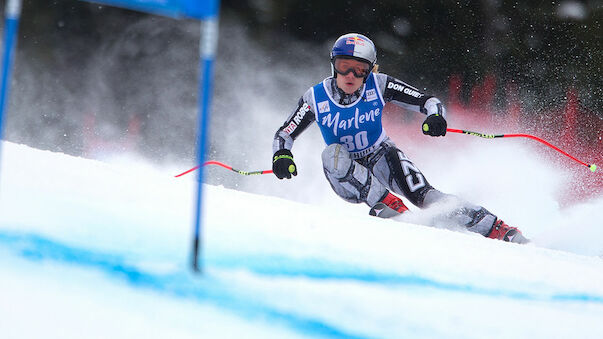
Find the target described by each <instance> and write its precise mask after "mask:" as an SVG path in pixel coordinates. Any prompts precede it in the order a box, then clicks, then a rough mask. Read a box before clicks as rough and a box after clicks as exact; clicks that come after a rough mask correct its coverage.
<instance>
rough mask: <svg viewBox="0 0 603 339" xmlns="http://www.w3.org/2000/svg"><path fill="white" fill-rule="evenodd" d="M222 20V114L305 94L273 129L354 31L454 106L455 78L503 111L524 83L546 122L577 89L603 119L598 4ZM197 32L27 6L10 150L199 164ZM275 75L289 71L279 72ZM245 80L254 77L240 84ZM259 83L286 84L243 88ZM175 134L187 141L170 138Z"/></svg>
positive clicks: (50, 4)
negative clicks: (507, 93)
mask: <svg viewBox="0 0 603 339" xmlns="http://www.w3.org/2000/svg"><path fill="white" fill-rule="evenodd" d="M2 8H4V4H3V3H2ZM220 20H221V21H220V29H221V32H220V40H219V50H218V65H217V70H216V95H217V97H216V101H215V102H214V108H217V110H218V111H220V110H222V111H230V112H232V111H239V110H241V108H240V107H238V108H237V107H232V106H230V107H229V106H228V105H229V104H233V100H232V98H230V99H224V98H222V97H221V96H220V94H221V93H226V92H228V91H229V90H230V89H232V88H233V87H234V86H236V87H239V88H240V87H243V86H248V87H250V88H255V89H254V90H256V92H253V93H251V94H252V95H253V96H254V97H255V98H258V97H262V96H267V97H268V98H266V99H264V100H267V101H270V100H271V98H270V97H275V96H280V94H278V93H277V94H276V95H275V94H270V93H271V91H277V90H282V89H283V88H285V87H294V88H293V90H294V91H293V92H294V93H296V94H295V95H290V94H289V93H287V95H286V96H289V95H290V96H291V97H290V98H287V99H288V100H287V101H283V102H279V103H278V104H276V107H272V109H275V110H277V111H279V113H278V114H279V115H278V116H277V117H276V118H275V122H274V126H270V128H272V127H278V125H279V124H280V123H282V120H284V117H285V115H286V114H287V113H288V112H286V111H285V112H282V111H283V110H286V109H289V108H292V106H293V104H294V103H295V102H296V101H297V98H298V97H299V95H301V94H302V93H303V90H305V88H307V87H308V86H310V85H312V83H311V82H310V80H307V79H304V81H298V82H295V77H296V75H295V74H297V73H304V72H305V69H306V68H308V69H312V67H313V65H315V64H317V63H321V64H320V66H317V67H318V69H314V70H312V72H313V73H312V74H322V75H326V74H324V73H325V71H328V58H327V56H328V52H329V49H330V46H331V45H332V43H333V41H334V39H335V38H336V37H337V36H339V35H341V34H343V33H347V32H360V33H364V34H366V35H368V36H369V37H371V38H372V39H373V40H374V41H375V43H376V45H377V48H378V51H379V54H378V59H379V60H378V63H379V64H380V66H381V69H382V70H384V71H385V72H386V73H389V74H392V75H395V76H399V77H401V78H402V79H404V80H406V81H408V82H409V83H411V84H417V85H418V86H419V87H421V88H422V89H428V91H429V92H430V93H434V94H437V95H439V96H441V97H443V98H444V99H446V95H447V90H448V80H449V78H450V76H452V75H460V76H461V77H462V79H463V81H464V87H463V92H462V94H463V96H464V97H465V98H466V97H467V96H468V95H469V90H470V88H471V86H472V85H474V84H478V83H480V82H481V81H483V79H484V77H486V76H488V75H494V76H495V77H496V79H497V83H498V84H500V86H499V88H500V89H501V90H500V91H499V92H497V96H496V99H497V101H499V103H500V104H501V105H502V106H504V101H505V97H504V91H503V90H502V89H503V87H504V84H508V83H514V84H516V85H517V88H518V90H519V93H520V94H521V98H522V103H523V105H524V107H526V108H527V110H528V111H530V112H536V113H535V114H538V112H542V111H545V110H547V109H548V108H550V107H558V106H559V105H562V104H563V102H564V100H565V93H566V90H567V89H568V88H569V87H574V88H576V89H577V91H578V93H579V96H580V102H581V105H583V106H585V107H588V108H589V109H590V110H591V111H594V112H595V113H596V114H598V115H599V116H600V117H602V118H603V116H602V115H601V114H602V111H603V110H602V108H603V99H602V98H603V76H602V74H603V73H602V72H601V70H602V68H603V52H602V40H603V39H602V38H601V37H602V36H603V31H602V29H601V22H602V20H603V4H602V2H601V1H594V0H585V1H502V0H479V1H478V0H475V1H446V0H426V1H406V0H381V1H309V0H304V1H301V0H224V1H222V5H221V19H220ZM198 29H199V28H198V23H196V22H194V21H193V20H183V21H177V20H172V19H167V18H160V17H155V16H152V15H148V14H142V13H137V12H133V11H129V10H124V9H118V8H110V7H105V6H100V5H98V4H91V3H87V2H82V1H73V0H55V1H49V0H25V1H24V4H23V13H22V20H21V23H20V32H19V35H20V36H19V41H18V53H17V56H18V57H17V61H16V73H15V76H14V80H13V90H12V91H13V93H12V97H11V113H10V114H9V115H8V131H7V133H6V136H7V139H8V140H11V141H17V142H25V143H28V144H31V145H32V146H34V147H40V148H46V149H52V150H60V151H64V152H67V153H72V154H78V155H81V154H84V155H86V152H87V149H86V147H88V146H86V143H88V144H89V143H90V141H89V140H88V141H86V140H84V139H86V133H91V134H92V135H93V136H94V137H96V138H100V139H112V138H113V139H119V140H122V143H123V140H124V139H126V138H127V136H126V134H127V133H128V132H131V131H126V129H130V130H131V129H133V128H134V127H136V126H137V127H136V128H138V129H139V130H140V131H139V132H140V133H141V134H142V135H143V138H144V142H143V143H142V144H143V145H144V146H141V147H139V148H140V149H139V151H140V152H141V153H143V154H146V155H150V156H151V157H154V158H158V159H162V160H165V159H168V158H172V159H173V158H176V159H179V158H187V159H189V158H193V157H194V151H193V150H194V145H193V144H192V143H193V140H194V134H195V129H194V125H195V124H194V119H195V114H196V93H197V88H196V86H197V85H196V79H197V72H198V65H197V58H198V48H197V47H196V46H198V38H199V32H198ZM237 55H240V57H236V56H237ZM249 59H257V60H254V61H253V62H250V61H249ZM162 60H163V62H164V64H163V66H160V67H158V66H157V62H160V63H161V62H162ZM248 62H250V64H249V65H245V63H248ZM271 65H280V66H279V68H277V69H274V72H273V73H272V75H270V72H271ZM244 71H245V72H248V71H249V72H251V75H250V76H247V77H246V78H245V80H243V79H241V78H237V76H238V75H240V74H241V73H242V72H244ZM254 71H255V72H254ZM287 72H290V73H289V74H287ZM259 73H261V74H263V75H264V76H266V75H267V74H268V76H273V77H274V78H279V79H281V80H279V81H282V83H280V84H277V85H274V84H270V82H271V81H264V82H263V83H261V84H262V85H258V84H257V83H253V82H251V83H248V84H245V83H244V82H243V81H250V80H249V78H250V77H255V76H256V75H258V74H259ZM327 74H328V73H327ZM227 76H228V77H227ZM290 78H293V79H290ZM229 79H230V80H229ZM321 79H322V78H321V77H319V76H318V75H316V76H314V77H312V79H311V80H312V81H314V80H316V81H320V80H321ZM229 81H230V82H229ZM233 82H234V83H233ZM150 83H153V84H154V86H153V87H145V86H147V85H148V84H150ZM271 86H272V87H271ZM258 88H263V90H262V91H260V90H258ZM245 100H247V99H240V100H239V101H243V102H244V101H245ZM234 101H236V100H234ZM241 105H244V104H241ZM84 113H85V114H89V116H87V118H82V117H81V115H82V114H84ZM275 114H276V113H275ZM73 116H78V118H77V119H73V118H72V117H73ZM174 116H178V117H180V118H178V119H173V117H174ZM69 117H71V118H69ZM133 117H135V118H136V119H135V122H136V123H137V124H138V125H136V124H135V125H134V127H133V125H132V121H133ZM86 119H88V120H86ZM90 119H92V120H90ZM95 119H96V120H95ZM220 119H221V118H215V119H214V120H213V122H212V124H220V123H223V122H220V121H221V120H220ZM224 119H228V118H227V117H224V118H223V119H222V120H224ZM85 121H94V124H91V125H90V126H94V130H93V131H90V129H91V128H92V127H90V126H84V127H82V124H84V122H85ZM48 125H54V126H56V127H57V128H58V132H57V129H53V130H48V129H46V128H45V127H46V126H48ZM99 125H100V126H99ZM111 125H118V126H122V127H121V129H120V128H117V129H115V128H111ZM103 126H105V127H103ZM123 126H129V127H123ZM222 127H224V126H222ZM103 128H104V129H103ZM87 129H88V130H87ZM166 129H169V130H175V131H178V132H177V133H175V134H177V135H178V136H179V137H180V139H177V138H173V137H170V136H169V135H167V136H166V133H162V132H161V130H166ZM173 134H174V133H172V136H173ZM270 137H271V136H268V137H266V139H270ZM268 142H269V140H268ZM184 143H185V144H186V147H183V144H184ZM212 147H214V149H215V148H216V147H217V146H216V145H215V144H214V145H213V146H212Z"/></svg>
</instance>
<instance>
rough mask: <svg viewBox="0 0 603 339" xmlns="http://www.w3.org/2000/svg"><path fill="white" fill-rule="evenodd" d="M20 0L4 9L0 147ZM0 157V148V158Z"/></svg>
mask: <svg viewBox="0 0 603 339" xmlns="http://www.w3.org/2000/svg"><path fill="white" fill-rule="evenodd" d="M20 15H21V0H8V1H7V2H6V7H5V9H4V54H3V55H2V88H1V89H0V91H1V92H0V145H1V141H2V140H3V137H4V115H5V112H6V106H7V102H8V94H9V88H10V79H11V70H12V65H13V50H14V47H15V41H16V39H15V37H16V36H17V30H18V29H19V16H20ZM1 155H2V152H1V148H0V157H1Z"/></svg>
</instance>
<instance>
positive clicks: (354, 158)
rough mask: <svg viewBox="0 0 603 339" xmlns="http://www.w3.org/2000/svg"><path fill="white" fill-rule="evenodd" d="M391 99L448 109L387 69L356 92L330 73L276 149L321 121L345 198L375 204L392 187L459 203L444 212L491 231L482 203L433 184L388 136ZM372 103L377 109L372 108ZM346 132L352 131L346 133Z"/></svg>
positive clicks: (334, 182) (425, 200)
mask: <svg viewBox="0 0 603 339" xmlns="http://www.w3.org/2000/svg"><path fill="white" fill-rule="evenodd" d="M321 93H322V94H321ZM387 102H392V103H393V104H395V105H398V106H400V107H403V108H406V109H409V110H412V111H416V112H420V113H422V114H425V115H426V116H429V115H432V114H439V115H441V116H444V117H445V114H446V112H445V109H444V107H443V105H442V103H441V102H440V100H439V99H437V98H436V97H433V96H427V95H425V94H424V93H422V92H421V91H419V90H418V89H416V88H415V87H412V86H410V85H408V84H406V83H404V82H403V81H400V80H398V79H396V78H394V77H391V76H388V75H386V74H379V73H373V74H371V75H369V79H368V80H367V81H366V82H365V83H364V85H363V86H362V87H360V88H359V89H358V90H357V91H356V92H355V93H353V94H346V93H345V92H343V91H342V90H341V89H339V88H338V87H337V85H336V79H335V78H333V77H329V78H327V79H325V80H324V81H323V82H322V83H321V84H317V85H315V86H313V87H311V88H310V89H308V91H306V93H305V94H304V95H303V96H302V97H301V98H300V100H299V103H298V105H297V108H296V109H295V110H294V111H293V112H292V113H291V114H290V115H289V117H288V118H287V120H286V121H285V123H284V124H283V125H282V126H281V128H279V129H278V131H277V132H276V134H275V136H274V143H273V151H274V152H277V151H278V150H281V149H288V150H291V148H292V147H293V142H294V140H295V139H296V138H297V137H298V136H299V135H300V134H301V133H302V132H303V131H305V130H306V129H307V128H308V126H310V125H311V124H312V123H314V122H316V123H317V125H318V126H319V128H321V132H322V133H323V138H324V139H325V142H326V143H327V147H326V148H325V149H324V151H323V152H322V162H323V168H324V173H325V175H326V177H327V180H328V181H329V183H330V184H331V187H332V188H333V190H334V191H335V193H336V194H337V195H339V196H340V197H341V198H343V199H345V200H347V201H349V202H353V203H362V202H364V203H366V204H368V205H369V206H370V207H372V206H374V205H375V204H376V203H377V202H379V200H380V199H381V198H383V197H384V196H385V194H386V193H387V191H388V190H389V191H393V192H394V193H396V194H399V195H402V196H404V197H406V198H407V199H408V200H409V201H410V202H411V203H412V204H414V205H415V206H417V207H420V208H424V207H428V206H430V205H432V204H434V203H438V202H443V203H444V202H445V203H446V204H443V205H445V206H454V207H453V208H451V210H450V211H449V212H446V213H445V215H446V216H447V218H450V219H451V221H453V222H455V223H456V224H459V225H463V226H465V227H467V228H468V229H469V230H470V231H473V232H477V233H480V234H482V235H484V236H485V235H487V234H488V233H489V232H490V229H491V228H492V225H493V224H494V222H495V221H496V216H494V215H493V214H492V213H490V212H488V211H487V210H486V209H485V208H483V207H481V206H476V205H473V204H471V203H468V202H466V201H463V200H461V199H459V198H457V197H456V196H453V195H450V194H445V193H442V192H440V191H439V190H437V189H435V188H433V187H432V186H431V185H430V184H429V182H428V181H427V179H426V178H425V176H424V175H423V174H422V173H421V172H420V171H419V169H418V168H417V167H416V166H415V165H414V164H413V163H412V162H411V161H410V160H409V159H408V158H407V157H406V156H405V155H404V153H403V152H402V151H400V150H399V149H398V148H397V147H396V145H395V144H394V143H393V142H392V141H391V140H390V139H389V138H388V137H387V135H386V133H385V131H384V130H383V129H382V125H381V117H380V113H381V112H380V111H379V107H381V109H382V107H383V106H382V105H383V104H385V103H387ZM371 103H372V104H373V105H374V106H375V107H377V108H376V109H374V110H371V111H369V109H370V108H371V107H372V106H370V105H369V104H371ZM358 105H364V106H359V107H364V111H363V108H360V110H359V109H358V108H356V109H355V114H354V113H353V109H354V107H356V106H358ZM367 105H368V106H367ZM367 107H368V108H367ZM346 110H347V111H346ZM350 110H352V111H350ZM348 111H349V113H347V115H346V112H348ZM340 113H341V114H340ZM351 130H353V132H351ZM346 132H349V133H353V134H350V135H343V134H346ZM349 133H348V134H349Z"/></svg>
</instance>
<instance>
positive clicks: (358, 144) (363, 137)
mask: <svg viewBox="0 0 603 339" xmlns="http://www.w3.org/2000/svg"><path fill="white" fill-rule="evenodd" d="M339 141H341V143H342V144H343V145H345V148H346V149H347V150H348V151H349V152H354V151H357V150H361V149H363V148H366V147H367V146H368V144H369V142H368V133H367V132H366V131H362V132H358V133H357V134H356V135H354V136H351V135H344V136H342V137H341V138H340V139H339Z"/></svg>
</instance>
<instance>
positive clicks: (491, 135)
mask: <svg viewBox="0 0 603 339" xmlns="http://www.w3.org/2000/svg"><path fill="white" fill-rule="evenodd" d="M446 131H447V132H450V133H461V134H468V135H473V136H476V137H480V138H486V139H494V138H529V139H532V140H536V141H538V142H540V143H542V144H544V145H546V146H548V147H550V148H552V149H554V150H555V151H557V152H559V153H561V154H563V155H565V156H566V157H568V158H570V159H572V160H574V161H576V162H577V163H579V164H582V165H584V166H586V167H588V169H590V170H591V171H592V172H594V171H596V170H597V165H595V164H590V165H589V164H587V163H585V162H583V161H580V160H578V159H576V158H575V157H573V156H571V155H569V154H568V153H566V152H565V151H563V150H561V149H559V148H558V147H556V146H553V145H551V144H550V143H548V142H547V141H544V140H542V139H540V138H539V137H536V136H533V135H529V134H485V133H479V132H472V131H467V130H462V129H455V128H447V129H446Z"/></svg>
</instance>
